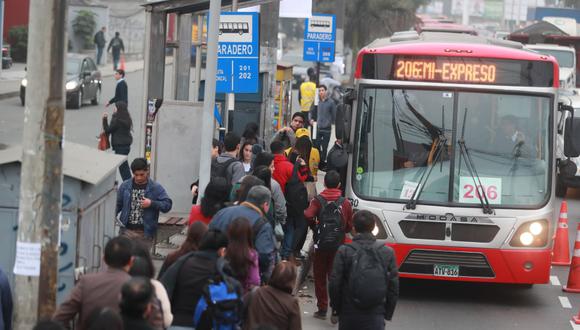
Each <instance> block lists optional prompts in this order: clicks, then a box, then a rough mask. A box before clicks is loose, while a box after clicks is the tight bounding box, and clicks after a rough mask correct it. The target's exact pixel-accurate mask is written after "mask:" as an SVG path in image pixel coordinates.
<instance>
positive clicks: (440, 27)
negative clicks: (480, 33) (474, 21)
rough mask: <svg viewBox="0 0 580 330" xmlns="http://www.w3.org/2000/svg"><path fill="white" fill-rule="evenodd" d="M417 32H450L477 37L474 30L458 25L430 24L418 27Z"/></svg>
mask: <svg viewBox="0 0 580 330" xmlns="http://www.w3.org/2000/svg"><path fill="white" fill-rule="evenodd" d="M417 32H419V33H421V32H448V33H460V34H471V35H477V31H475V29H474V28H472V27H470V26H466V25H462V24H456V23H442V22H428V23H425V24H423V25H421V26H418V27H417Z"/></svg>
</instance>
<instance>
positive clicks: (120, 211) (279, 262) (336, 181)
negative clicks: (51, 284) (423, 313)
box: [38, 70, 398, 330]
mask: <svg viewBox="0 0 580 330" xmlns="http://www.w3.org/2000/svg"><path fill="white" fill-rule="evenodd" d="M122 75H123V72H122V70H118V76H119V78H118V79H117V80H118V81H119V83H118V85H117V88H120V90H119V91H118V93H116V94H120V96H121V97H123V95H124V98H125V99H124V100H117V99H114V100H112V101H111V102H110V103H111V104H113V103H114V104H115V107H116V112H115V114H114V115H113V116H112V118H111V121H110V122H109V121H108V120H107V117H106V116H104V117H103V129H104V130H105V132H106V133H107V134H111V136H112V142H113V143H112V145H113V149H114V150H115V152H116V153H118V154H125V155H126V154H128V153H129V148H130V144H131V141H130V140H131V139H132V138H131V134H130V130H131V127H132V125H131V118H130V116H129V115H128V112H127V103H126V102H127V100H126V93H125V94H124V93H123V88H125V89H126V84H125V83H124V81H123V79H122ZM312 85H314V84H308V85H307V86H305V88H304V89H303V90H302V89H301V92H302V94H303V95H302V96H304V98H305V100H303V101H302V102H301V108H302V111H300V112H297V113H295V114H294V115H293V116H292V121H291V123H290V126H289V127H284V128H282V129H281V130H280V131H278V132H276V134H275V135H274V137H273V139H272V140H271V141H270V143H269V145H266V143H265V142H264V140H263V139H261V138H260V137H259V136H258V127H257V125H255V124H249V125H248V126H247V127H246V129H245V131H244V134H243V135H242V136H238V135H236V134H235V133H231V132H230V133H227V134H226V135H225V137H224V138H223V143H221V142H220V141H217V140H215V141H214V143H213V149H212V161H211V173H210V181H209V183H208V185H207V186H206V187H205V189H204V190H203V191H198V189H197V182H195V183H193V184H192V186H191V191H192V194H193V205H192V207H191V212H190V214H189V221H188V225H187V226H188V228H187V236H186V239H185V241H184V242H183V244H182V245H181V246H180V247H179V248H178V249H177V250H176V251H174V252H172V253H170V254H169V255H168V256H167V257H166V259H165V260H164V262H163V265H162V266H161V269H160V270H159V272H156V269H155V267H154V265H153V261H152V259H151V254H150V250H151V247H152V244H153V242H154V238H155V236H156V232H157V225H158V218H159V214H160V212H163V213H166V212H169V211H170V210H171V207H172V200H171V198H170V197H169V196H168V194H167V192H166V191H165V189H164V188H163V186H162V185H161V184H159V183H157V182H155V181H153V180H152V179H151V178H150V177H149V167H148V164H147V161H146V160H145V159H143V158H137V159H134V160H133V161H132V163H131V166H130V170H129V166H128V164H124V165H122V166H121V168H120V172H121V175H122V178H123V182H122V183H121V184H120V185H119V187H118V191H117V204H116V218H117V224H118V225H119V226H120V232H119V236H118V237H115V238H113V239H111V240H109V242H108V243H107V245H106V247H105V251H104V261H105V263H106V265H107V269H105V270H103V271H101V272H99V273H96V274H87V275H83V276H82V277H81V279H80V280H79V282H78V283H77V285H76V286H75V287H74V289H73V290H72V292H71V294H70V296H69V297H68V298H67V299H66V300H65V301H64V302H63V303H62V304H61V305H60V306H59V308H58V310H57V311H56V313H55V314H54V317H53V320H52V322H53V324H56V325H57V326H63V327H64V328H70V327H71V326H73V323H74V327H75V329H81V330H82V329H108V330H112V329H171V330H189V329H196V330H203V329H219V330H228V329H247V330H254V329H279V330H282V329H288V330H295V329H298V330H299V329H302V317H303V314H302V312H301V310H300V304H299V301H298V299H297V298H296V296H295V295H294V294H295V291H296V288H295V286H296V285H297V279H298V269H299V268H298V267H299V266H301V265H302V263H304V262H305V261H308V260H311V262H312V266H313V267H312V269H313V274H314V285H315V295H316V301H317V308H318V310H317V311H316V312H315V313H314V317H315V318H318V319H326V318H327V317H328V315H330V321H331V323H333V324H336V323H339V329H370V330H374V329H377V330H378V329H384V320H390V319H391V317H392V315H393V311H394V308H395V305H396V302H397V297H398V272H397V267H396V263H395V257H394V252H393V250H392V249H391V248H389V247H386V246H384V245H383V244H379V243H377V242H376V240H375V238H374V236H373V235H372V231H373V229H374V226H375V225H376V223H377V222H378V221H380V220H379V219H378V217H377V216H376V215H374V214H373V213H371V212H368V211H358V212H356V213H355V212H354V211H353V208H352V205H351V203H350V201H349V200H348V199H347V198H345V197H344V180H345V174H346V161H344V157H343V156H344V150H343V146H342V143H341V140H340V139H339V140H337V142H336V143H335V145H334V146H333V147H332V148H331V150H330V152H329V151H328V144H329V140H330V134H331V127H332V125H333V123H334V121H335V118H336V106H335V105H334V103H333V102H332V101H331V100H329V99H328V98H327V97H326V88H325V87H324V86H321V87H319V88H318V90H316V88H314V90H313V86H312ZM316 91H318V98H316V100H317V101H318V102H314V99H315V95H314V94H315V93H316ZM116 97H117V95H116ZM113 101H114V102H113ZM315 103H317V104H315ZM314 105H315V106H316V107H313V106H314ZM316 122H317V123H318V124H317V125H316V124H315V123H316ZM308 124H310V126H311V129H308V128H306V127H308V126H307V125H308ZM305 126H306V127H305ZM315 129H316V130H317V131H316V134H317V135H318V139H316V140H314V141H313V140H312V139H311V136H313V135H312V132H311V131H312V130H315ZM316 134H315V135H316ZM335 151H336V153H335ZM319 171H324V172H325V175H324V189H323V190H322V191H321V192H317V189H316V182H317V181H318V172H319ZM198 194H199V198H200V203H199V205H198V204H197V203H196V201H197V198H198V197H197V196H198ZM309 230H311V231H312V233H313V246H312V248H311V249H310V250H309V249H308V248H307V249H306V250H309V252H308V254H307V255H303V254H302V251H304V244H305V240H306V237H307V235H308V232H309ZM308 256H310V259H306V258H307V257H308ZM54 322H56V323H54ZM58 324H60V325H58ZM38 326H41V323H39V325H38ZM39 329H43V328H39ZM46 329H48V328H46Z"/></svg>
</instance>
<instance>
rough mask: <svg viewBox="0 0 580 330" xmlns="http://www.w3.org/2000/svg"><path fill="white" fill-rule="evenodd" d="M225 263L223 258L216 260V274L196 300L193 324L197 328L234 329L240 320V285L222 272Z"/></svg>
mask: <svg viewBox="0 0 580 330" xmlns="http://www.w3.org/2000/svg"><path fill="white" fill-rule="evenodd" d="M225 263H226V262H225V260H224V259H223V258H219V259H218V260H217V262H216V268H217V270H218V275H217V276H215V277H214V278H211V279H209V282H208V284H207V285H206V286H205V287H204V288H203V293H202V295H201V297H200V298H199V301H198V302H197V305H196V308H195V313H194V315H193V325H194V327H195V328H196V329H198V330H209V329H212V330H213V329H215V330H236V329H239V324H240V323H241V322H242V317H243V309H244V304H243V301H242V289H241V285H240V283H239V282H238V281H237V280H236V279H235V278H233V277H231V276H229V275H227V274H226V272H224V266H225Z"/></svg>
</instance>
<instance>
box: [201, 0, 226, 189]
mask: <svg viewBox="0 0 580 330" xmlns="http://www.w3.org/2000/svg"><path fill="white" fill-rule="evenodd" d="M221 7H222V1H221V0H211V1H210V3H209V22H208V29H207V31H208V41H207V60H206V61H207V62H206V67H205V90H204V94H203V114H202V123H203V124H202V126H201V143H200V150H201V155H200V157H199V189H198V191H201V192H203V191H205V187H206V186H207V184H208V182H209V174H210V170H211V142H212V139H213V134H214V131H213V130H214V116H213V112H214V108H215V86H216V71H217V49H218V29H219V20H220V11H221ZM198 28H201V27H198ZM196 56H201V52H199V53H197V54H196ZM200 200H201V198H200Z"/></svg>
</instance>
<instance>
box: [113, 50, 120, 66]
mask: <svg viewBox="0 0 580 330" xmlns="http://www.w3.org/2000/svg"><path fill="white" fill-rule="evenodd" d="M120 59H121V52H119V53H115V52H113V70H117V69H118V68H119V60H120Z"/></svg>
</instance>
